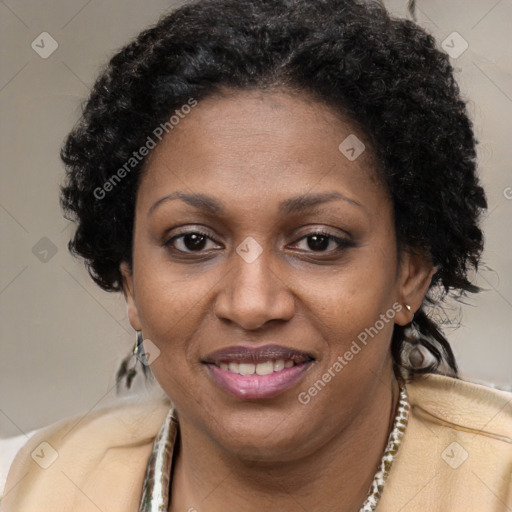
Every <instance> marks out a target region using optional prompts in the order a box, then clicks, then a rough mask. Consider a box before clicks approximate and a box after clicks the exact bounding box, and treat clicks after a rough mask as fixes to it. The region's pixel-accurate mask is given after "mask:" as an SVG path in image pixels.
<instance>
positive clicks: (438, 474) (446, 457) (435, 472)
mask: <svg viewBox="0 0 512 512" xmlns="http://www.w3.org/2000/svg"><path fill="white" fill-rule="evenodd" d="M407 391H408V395H409V402H410V405H411V408H410V413H409V421H408V424H407V427H406V429H405V435H404V438H403V440H402V444H401V446H400V448H399V450H398V453H397V456H396V459H395V461H394V462H393V466H392V468H391V471H390V474H389V478H388V481H387V482H386V485H385V487H384V493H383V496H382V499H381V503H380V504H379V507H380V508H379V512H380V511H382V512H388V511H395V510H402V509H403V510H412V511H415V510H421V511H422V512H444V511H446V510H449V511H450V512H463V511H464V512H465V511H467V510H478V511H479V512H504V511H505V510H512V395H511V394H510V393H507V392H504V391H500V390H497V389H493V388H490V387H487V386H483V385H480V384H475V383H473V382H467V381H464V380H460V379H454V378H451V377H445V376H441V375H424V376H421V377H418V378H416V379H415V380H414V381H413V382H411V383H409V384H408V385H407Z"/></svg>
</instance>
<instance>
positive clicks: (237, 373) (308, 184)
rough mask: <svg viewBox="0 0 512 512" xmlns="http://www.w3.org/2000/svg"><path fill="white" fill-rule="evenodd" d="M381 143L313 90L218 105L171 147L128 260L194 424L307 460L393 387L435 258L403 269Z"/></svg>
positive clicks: (177, 133)
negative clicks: (394, 350) (397, 357)
mask: <svg viewBox="0 0 512 512" xmlns="http://www.w3.org/2000/svg"><path fill="white" fill-rule="evenodd" d="M347 137H348V139H347ZM356 137H357V138H356ZM344 141H345V142H344ZM364 141H365V139H364V136H363V135H362V134H361V133H360V132H359V131H357V130H356V129H354V127H353V126H351V125H350V124H349V123H346V122H343V121H342V120H341V119H340V116H339V115H336V114H335V113H334V112H333V111H332V110H330V109H329V108H328V107H327V106H325V105H323V104H319V103H316V102H315V101H313V100H311V99H309V98H307V97H305V96H304V97H299V96H292V95H289V94H287V93H285V92H258V91H253V92H249V91H247V92H232V93H229V94H228V95H226V96H222V97H218V96H217V97H214V98H210V99H208V100H205V101H202V102H200V103H199V104H198V105H197V106H196V107H195V108H193V109H192V111H191V112H190V113H189V114H188V115H186V116H183V118H182V119H180V122H179V124H178V125H177V126H175V127H174V129H173V130H172V131H171V132H170V133H169V134H168V135H167V136H166V138H164V139H163V141H162V142H161V143H160V144H159V145H158V146H157V147H156V148H155V149H154V150H153V153H152V154H151V155H150V157H149V160H148V162H147V168H146V172H145V174H144V176H143V178H142V180H141V183H140V187H139V190H138V195H137V203H136V219H135V233H134V245H133V265H132V268H131V269H129V268H128V267H127V266H126V265H123V267H122V269H123V274H124V279H125V293H126V295H127V300H128V304H129V316H130V322H131V324H132V326H133V327H134V328H135V329H137V330H139V329H141V330H142V333H143V336H144V338H145V339H146V340H150V341H151V343H148V341H146V347H150V348H149V352H150V355H149V357H150V360H152V359H154V361H153V362H152V365H151V369H152V371H153V373H154V375H155V377H156V379H157V380H158V382H159V383H160V385H161V386H162V388H163V389H164V390H165V391H166V393H167V394H168V395H169V397H170V398H171V400H172V401H173V403H174V404H175V406H176V407H177V410H178V413H179V416H180V422H181V424H182V428H184V429H187V430H188V431H189V432H192V431H193V432H195V434H196V435H197V436H202V437H203V438H204V439H209V440H210V441H211V440H213V441H214V442H215V443H216V445H217V446H218V447H220V448H222V449H225V450H227V451H229V452H231V453H235V454H242V453H243V454H245V456H247V457H262V458H281V459H289V460H292V459H293V458H294V457H296V456H298V454H299V453H300V454H302V455H304V454H305V453H307V452H309V451H313V450H317V449H318V448H319V447H320V446H321V445H322V443H325V442H326V440H329V439H332V438H333V437H334V436H336V435H337V434H338V433H339V432H341V431H342V430H343V429H344V428H345V427H346V426H347V425H349V424H350V423H351V422H353V421H355V420H357V419H358V418H359V419H362V418H364V416H365V415H366V414H367V413H368V411H369V410H371V408H372V407H374V405H375V404H374V403H373V401H374V400H376V399H377V397H382V396H384V395H385V393H383V390H384V389H385V388H386V387H387V389H388V391H389V388H390V386H391V385H392V382H393V373H392V361H391V356H390V339H391V335H392V331H393V324H394V323H395V322H396V323H400V324H406V323H408V322H409V321H410V320H411V314H410V313H409V312H408V311H407V310H406V309H405V307H404V304H405V303H408V304H410V305H411V306H412V307H413V309H416V308H417V307H419V305H420V303H421V300H422V298H423V294H424V293H425V290H426V287H427V286H428V282H429V276H430V267H429V266H428V265H427V264H423V263H422V262H421V261H420V260H419V259H417V258H414V257H412V256H410V255H409V254H403V255H402V256H403V257H402V258H401V261H400V264H399V261H398V255H397V243H396V236H395V231H394V223H393V211H392V205H391V204H390V201H389V198H388V196H387V194H386V190H385V188H384V187H383V185H382V184H381V182H380V181H379V180H377V179H376V174H375V170H374V167H373V164H372V160H371V155H370V151H369V149H366V150H363V151H362V153H361V150H362V149H363V146H362V145H361V143H364ZM340 144H341V149H340ZM351 148H354V150H353V151H352V149H351ZM358 153H361V154H359V156H358ZM155 346H156V347H157V349H155ZM386 405H387V406H389V404H386Z"/></svg>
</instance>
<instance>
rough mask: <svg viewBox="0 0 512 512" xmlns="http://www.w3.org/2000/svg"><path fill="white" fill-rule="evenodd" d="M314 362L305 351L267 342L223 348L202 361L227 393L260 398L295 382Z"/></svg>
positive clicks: (244, 397)
mask: <svg viewBox="0 0 512 512" xmlns="http://www.w3.org/2000/svg"><path fill="white" fill-rule="evenodd" d="M313 361H314V358H313V357H312V356H311V355H309V354H306V353H304V352H301V351H297V350H293V349H290V348H286V347H281V346H278V345H267V346H263V347H247V346H237V347H230V348H227V349H223V350H220V351H217V352H214V353H213V354H211V355H210V356H209V357H207V358H206V359H205V360H204V361H203V364H205V366H206V368H207V371H208V374H209V376H210V377H211V378H212V380H213V381H214V382H215V383H216V384H217V385H218V386H219V387H220V388H221V389H222V390H223V391H225V392H227V393H228V394H229V395H231V396H234V397H236V398H239V399H243V400H263V399H269V398H273V397H275V396H277V395H279V394H281V393H283V392H285V391H287V390H289V389H290V388H292V387H293V386H294V385H296V383H297V382H298V381H299V380H300V379H301V377H302V375H303V374H304V372H305V371H306V370H307V369H309V368H310V366H311V363H312V362H313Z"/></svg>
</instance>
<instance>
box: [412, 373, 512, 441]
mask: <svg viewBox="0 0 512 512" xmlns="http://www.w3.org/2000/svg"><path fill="white" fill-rule="evenodd" d="M407 391H408V394H409V400H410V403H411V408H412V411H413V414H415V415H416V416H417V417H421V418H422V419H423V421H431V422H433V423H437V424H443V425H444V426H445V427H446V428H452V429H455V430H466V431H468V432H469V431H470V432H473V433H474V434H475V435H481V436H487V437H490V438H494V439H496V440H501V441H503V442H505V443H507V444H510V446H511V447H512V393H509V392H506V391H501V390H498V389H495V388H491V387H488V386H484V385H481V384H476V383H474V382H470V381H465V380H461V379H455V378H452V377H445V376H443V375H425V376H422V377H419V378H417V379H416V380H414V381H413V382H412V383H410V384H408V385H407Z"/></svg>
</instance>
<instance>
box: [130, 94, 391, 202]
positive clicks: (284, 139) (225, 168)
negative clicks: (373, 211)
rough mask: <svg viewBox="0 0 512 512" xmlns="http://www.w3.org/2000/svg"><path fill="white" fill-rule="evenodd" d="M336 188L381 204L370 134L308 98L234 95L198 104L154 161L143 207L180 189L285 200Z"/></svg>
mask: <svg viewBox="0 0 512 512" xmlns="http://www.w3.org/2000/svg"><path fill="white" fill-rule="evenodd" d="M331 189H337V190H339V191H340V192H341V193H344V195H346V196H349V197H350V195H356V196H359V195H362V196H365V195H366V196H367V200H369V199H378V198H379V196H383V195H385V191H384V190H383V187H382V186H381V185H380V184H379V182H378V180H376V171H375V166H374V164H373V159H372V154H371V151H370V150H369V149H368V145H367V144H366V143H365V137H364V135H363V134H362V133H361V132H360V131H359V130H357V129H356V128H355V127H354V126H353V124H351V123H350V122H348V121H346V120H344V119H343V117H342V116H341V115H340V114H339V113H338V112H336V111H334V109H331V108H329V107H328V106H327V105H325V104H323V103H319V102H317V101H314V100H313V99H311V98H310V97H308V96H306V95H297V94H290V93H288V92H283V91H272V92H270V91H242V92H240V91H231V92H227V93H226V94H224V95H217V96H213V97H210V98H208V99H206V100H203V101H201V102H199V104H198V105H197V106H196V107H195V108H193V109H192V110H191V111H190V113H188V114H186V115H183V116H182V118H181V119H180V121H179V123H178V124H177V125H176V126H175V127H174V128H173V130H172V131H171V132H170V133H169V134H168V135H166V136H165V137H164V138H163V140H162V142H161V143H160V144H159V145H158V146H157V147H156V148H155V149H154V150H153V152H152V153H151V154H150V155H149V158H148V160H147V162H146V166H145V173H144V176H143V179H142V180H141V185H140V189H139V198H140V200H141V201H144V202H145V201H146V200H148V201H150V200H157V199H158V198H159V197H160V196H162V195H165V194H169V193H172V192H173V191H174V190H182V191H187V192H205V191H207V192H208V193H210V194H213V195H215V196H216V197H220V198H222V199H227V200H229V199H230V200H232V201H239V202H240V201H253V200H258V202H259V203H260V204H261V203H262V201H271V200H276V201H281V200H282V199H283V198H286V197H287V196H288V195H297V194H304V193H306V192H308V191H312V192H320V191H321V192H324V191H326V190H331Z"/></svg>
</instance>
